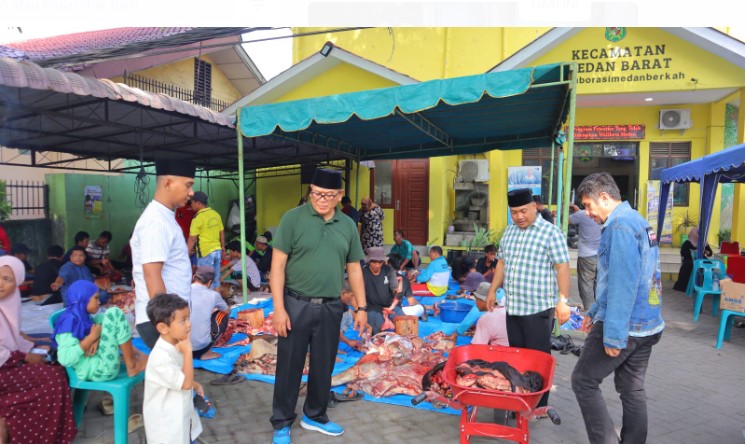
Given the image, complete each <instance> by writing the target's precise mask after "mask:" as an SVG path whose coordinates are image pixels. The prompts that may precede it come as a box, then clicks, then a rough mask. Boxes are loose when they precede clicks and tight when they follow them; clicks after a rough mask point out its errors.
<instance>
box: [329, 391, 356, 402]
mask: <svg viewBox="0 0 747 444" xmlns="http://www.w3.org/2000/svg"><path fill="white" fill-rule="evenodd" d="M329 396H330V397H331V398H332V399H334V400H335V401H337V402H348V401H358V400H359V399H363V393H361V392H357V391H355V390H350V391H349V392H347V393H346V392H342V393H335V392H330V395H329Z"/></svg>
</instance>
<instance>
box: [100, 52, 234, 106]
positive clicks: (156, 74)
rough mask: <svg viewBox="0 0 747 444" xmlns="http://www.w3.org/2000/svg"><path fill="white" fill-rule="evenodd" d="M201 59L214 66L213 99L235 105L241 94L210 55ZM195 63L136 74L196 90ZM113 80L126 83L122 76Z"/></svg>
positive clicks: (183, 62) (173, 64)
mask: <svg viewBox="0 0 747 444" xmlns="http://www.w3.org/2000/svg"><path fill="white" fill-rule="evenodd" d="M200 58H201V59H202V60H204V61H206V62H208V63H210V64H211V65H212V66H213V72H212V75H211V86H212V97H213V98H215V99H220V100H224V101H226V102H228V103H233V102H235V101H237V100H239V99H240V98H241V97H242V96H241V94H240V93H239V91H238V90H237V89H236V88H235V87H234V86H233V84H232V83H231V81H230V80H229V79H228V77H226V75H225V74H224V73H223V71H221V70H220V69H219V68H218V66H217V65H216V64H215V63H213V60H212V59H211V58H210V55H209V54H208V55H203V56H201V57H200ZM194 63H195V62H194V58H192V57H190V58H188V59H184V60H180V61H178V62H174V63H169V64H166V65H160V66H154V67H153V68H148V69H144V70H142V71H137V72H136V74H138V75H141V76H143V77H147V78H149V79H153V80H158V81H159V82H165V83H170V84H172V85H174V86H178V87H180V88H184V89H189V90H193V89H194V88H195V65H194ZM112 80H113V81H115V82H124V78H123V77H121V76H120V77H115V78H113V79H112Z"/></svg>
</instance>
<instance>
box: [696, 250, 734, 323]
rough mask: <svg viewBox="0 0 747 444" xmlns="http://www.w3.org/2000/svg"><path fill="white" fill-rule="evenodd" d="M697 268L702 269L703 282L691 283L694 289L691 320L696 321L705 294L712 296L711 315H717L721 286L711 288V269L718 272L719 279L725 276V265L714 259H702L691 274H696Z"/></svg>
mask: <svg viewBox="0 0 747 444" xmlns="http://www.w3.org/2000/svg"><path fill="white" fill-rule="evenodd" d="M698 270H703V283H702V284H700V285H698V284H697V283H696V284H694V285H693V289H694V290H695V306H694V308H693V320H694V321H695V322H698V317H699V316H700V309H701V308H702V307H703V299H704V298H705V297H706V295H711V296H712V297H713V302H712V311H713V317H718V309H719V300H720V299H721V288H717V289H714V288H713V271H714V270H716V271H717V272H718V273H719V279H723V278H724V277H725V276H726V266H725V265H724V263H723V262H721V261H718V260H714V259H702V260H700V264H699V267H698V268H693V275H696V276H697V274H698Z"/></svg>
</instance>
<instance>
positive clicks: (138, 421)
mask: <svg viewBox="0 0 747 444" xmlns="http://www.w3.org/2000/svg"><path fill="white" fill-rule="evenodd" d="M141 428H143V415H141V414H140V413H135V414H134V415H132V416H130V418H129V419H128V420H127V433H132V432H134V431H135V430H138V429H141Z"/></svg>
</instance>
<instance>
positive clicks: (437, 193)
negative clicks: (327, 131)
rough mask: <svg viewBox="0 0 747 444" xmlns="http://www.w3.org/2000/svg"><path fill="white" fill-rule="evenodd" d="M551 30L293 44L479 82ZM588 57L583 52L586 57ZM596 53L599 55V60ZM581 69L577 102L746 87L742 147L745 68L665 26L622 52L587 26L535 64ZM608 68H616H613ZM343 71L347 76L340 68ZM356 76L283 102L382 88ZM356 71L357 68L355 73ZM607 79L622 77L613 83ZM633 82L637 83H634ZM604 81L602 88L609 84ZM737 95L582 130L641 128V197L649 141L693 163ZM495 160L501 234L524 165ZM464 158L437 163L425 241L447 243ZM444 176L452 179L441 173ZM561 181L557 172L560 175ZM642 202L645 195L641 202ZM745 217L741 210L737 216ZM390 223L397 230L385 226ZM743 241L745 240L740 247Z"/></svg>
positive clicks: (320, 81)
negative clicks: (679, 146) (665, 125)
mask: <svg viewBox="0 0 747 444" xmlns="http://www.w3.org/2000/svg"><path fill="white" fill-rule="evenodd" d="M319 29H321V28H298V29H296V30H295V31H296V32H308V31H318V30H319ZM549 29H550V28H391V29H390V28H376V29H366V30H358V31H352V32H343V33H336V34H321V35H316V36H308V37H304V38H301V39H297V40H296V41H295V42H294V49H293V50H294V54H293V57H294V58H293V60H294V63H297V62H299V61H300V60H302V59H304V58H306V57H308V56H309V55H311V54H313V53H315V52H317V51H319V49H320V48H321V47H322V46H323V44H324V42H326V41H331V42H333V43H334V44H335V45H337V46H339V47H341V48H344V49H346V50H349V51H351V52H353V53H355V54H357V55H360V56H362V57H365V58H367V59H369V60H371V61H373V62H375V63H379V64H381V65H384V66H386V67H387V68H390V69H393V70H395V71H398V72H400V73H403V74H406V75H408V76H411V77H413V78H416V79H418V80H421V81H425V80H430V79H438V78H448V77H456V76H462V75H470V74H480V73H484V72H486V71H488V70H489V69H491V68H492V67H493V66H495V65H496V64H497V63H499V62H500V61H501V60H504V59H505V58H507V57H509V56H511V55H513V54H514V53H515V52H517V51H519V50H520V49H522V48H524V47H525V46H526V45H527V44H528V43H531V42H532V41H533V40H534V39H536V38H537V37H539V36H541V35H542V34H543V33H544V32H546V31H547V30H549ZM613 47H621V48H628V49H629V50H630V51H631V53H630V54H629V56H627V57H613V58H609V57H608V58H606V59H605V58H598V57H597V58H595V57H593V56H592V55H593V54H596V55H599V53H600V49H605V50H610V49H611V48H613ZM584 51H585V52H584ZM593 51H596V52H593ZM559 61H576V62H577V63H580V64H582V65H583V68H582V69H583V72H582V73H580V74H579V79H580V83H579V85H578V93H579V94H582V95H583V94H608V93H640V92H646V91H652V92H663V91H692V90H697V89H698V88H733V87H737V88H741V92H740V93H739V94H737V96H738V99H737V101H739V103H740V104H741V105H740V113H741V115H740V125H741V127H740V128H741V130H740V133H739V134H740V135H739V140H740V141H743V140H744V123H743V120H744V119H743V116H744V69H740V68H739V67H737V66H735V65H732V64H730V63H728V62H725V61H724V60H723V59H721V58H719V57H717V56H715V55H713V54H711V53H709V52H707V51H705V50H702V49H700V48H697V47H694V46H693V45H691V44H689V43H687V42H685V41H684V40H681V39H679V38H677V37H675V36H673V35H672V34H670V33H668V32H666V31H664V30H663V29H660V28H627V35H626V37H625V38H624V39H623V40H621V41H620V42H619V43H617V44H611V43H610V42H609V41H608V40H607V39H606V38H605V28H588V29H583V30H581V31H579V32H578V33H577V34H575V35H574V36H572V37H570V38H569V39H568V40H567V41H565V42H563V43H561V44H560V45H559V46H558V47H557V48H555V49H553V50H552V51H548V52H547V53H545V54H543V55H541V56H538V57H537V59H536V60H534V61H532V62H531V64H532V65H541V64H546V63H556V62H559ZM609 63H612V64H611V65H610V64H609ZM343 66H344V68H343ZM355 69H356V68H353V67H349V66H347V65H341V67H339V68H337V70H336V71H335V70H333V71H330V72H328V73H324V74H322V75H320V76H318V77H317V78H315V79H313V80H312V81H310V82H307V83H306V84H305V85H303V86H302V87H301V88H299V89H302V91H300V90H297V91H294V92H292V93H290V94H288V95H286V96H285V97H283V98H282V100H292V99H295V98H305V97H314V96H322V95H327V94H334V93H339V92H347V91H359V90H364V89H372V88H376V87H381V86H387V85H381V80H379V81H378V82H377V81H376V79H378V78H377V77H376V76H374V75H372V74H370V73H363V74H362V73H361V72H358V73H356V74H357V75H349V74H348V73H349V72H351V71H354V70H355ZM359 71H360V70H359ZM610 76H613V77H618V78H619V77H625V79H624V80H621V81H610ZM632 76H637V77H632ZM605 78H606V79H607V80H604V79H605ZM728 101H732V102H733V101H734V98H733V97H729V98H725V99H724V100H721V101H719V102H717V103H713V104H689V103H683V104H677V105H666V106H655V105H654V106H646V105H644V104H643V103H641V105H640V106H625V107H622V106H621V107H605V108H577V110H576V125H579V126H581V125H603V124H626V123H630V124H644V125H645V126H646V138H645V139H642V140H637V142H639V156H640V157H639V159H638V180H637V184H636V185H637V188H638V190H639V196H640V195H641V192H642V191H643V190H645V189H646V184H647V181H648V179H649V172H648V169H649V146H650V144H651V143H653V142H678V141H690V142H691V147H692V151H691V158H693V159H695V158H698V157H701V156H703V155H705V154H709V153H712V152H716V151H718V150H721V149H723V148H724V145H723V127H724V106H725V104H726V103H727V102H728ZM662 108H684V109H690V110H691V117H692V120H693V122H694V125H693V127H692V128H690V129H688V130H685V131H682V132H680V131H661V130H659V129H658V119H659V110H660V109H662ZM486 156H487V158H488V160H489V162H490V168H491V180H490V182H489V193H490V195H489V199H490V200H489V205H490V210H489V227H490V228H494V229H500V228H503V227H504V226H505V224H506V221H507V218H508V216H507V207H506V197H505V193H506V188H507V178H506V172H507V170H506V168H507V167H508V166H519V165H521V164H522V153H521V151H520V150H515V151H509V152H501V151H493V152H490V153H487V155H486ZM460 159H461V158H460V157H456V156H455V157H444V158H432V159H431V169H430V172H431V174H430V197H429V205H430V214H429V233H428V239H429V240H434V241H436V242H443V239H444V233H445V231H446V228H447V227H448V225H449V224H450V223H451V220H452V218H453V208H454V202H453V198H454V197H453V191H452V187H451V183H452V182H451V181H450V180H451V179H449V177H448V171H449V169H453V170H456V169H457V166H458V160H460ZM444 171H446V172H447V174H444ZM556 174H557V172H556ZM689 187H690V194H689V196H690V198H689V205H688V206H687V207H676V208H675V210H674V215H673V221H674V223H675V224H676V221H677V220H678V219H679V218H680V217H681V216H682V215H683V214H684V213H685V212H688V213H689V214H690V215H691V216H696V217H697V214H698V211H699V204H698V201H699V193H700V190H699V186H698V185H697V184H691V185H689ZM643 195H644V196H645V193H644V194H643ZM738 199H742V200H743V199H744V192H743V187H740V186H738V187H736V188H735V202H736V201H737V200H738ZM739 205H742V206H743V203H742V202H741V201H740V203H739V204H735V207H734V214H735V221H734V222H733V224H732V225H733V229H734V231H735V232H736V234H735V237H738V236H741V237H742V238H743V237H744V234H743V231H744V215H743V212H744V211H743V209H742V208H743V207H742V206H739ZM638 208H639V211H641V213H642V214H643V213H645V208H646V205H645V202H644V198H640V199H639V205H638ZM738 210H739V211H738ZM718 212H719V209H718V208H716V209H715V210H714V216H713V222H712V225H711V226H712V227H716V228H715V231H714V229H712V230H711V232H710V233H709V237H708V240H709V242H710V243H711V244H715V243H716V233H717V231H718V225H719V224H718V222H719V218H720V215H719V214H718ZM385 215H386V219H385V242H387V243H389V242H391V229H392V228H393V227H390V226H388V225H387V223H393V219H394V214H393V210H387V211H385ZM387 220H389V221H391V222H386V221H387ZM742 242H744V241H743V240H742Z"/></svg>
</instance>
